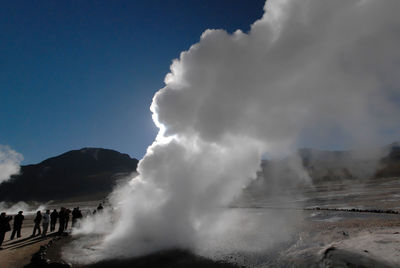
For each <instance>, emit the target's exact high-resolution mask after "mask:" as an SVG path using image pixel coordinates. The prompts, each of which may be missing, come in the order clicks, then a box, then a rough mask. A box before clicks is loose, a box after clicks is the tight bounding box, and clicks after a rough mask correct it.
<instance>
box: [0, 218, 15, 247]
mask: <svg viewBox="0 0 400 268" xmlns="http://www.w3.org/2000/svg"><path fill="white" fill-rule="evenodd" d="M11 219H12V217H11V216H7V214H6V213H5V212H2V213H1V214H0V249H3V248H2V247H1V245H2V244H3V241H4V236H5V235H6V232H8V231H11V226H10V221H11Z"/></svg>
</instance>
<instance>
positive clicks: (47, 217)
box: [42, 209, 50, 236]
mask: <svg viewBox="0 0 400 268" xmlns="http://www.w3.org/2000/svg"><path fill="white" fill-rule="evenodd" d="M49 222H50V209H48V210H46V213H44V214H43V220H42V227H43V233H42V236H46V234H47V229H48V228H49Z"/></svg>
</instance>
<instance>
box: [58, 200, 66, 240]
mask: <svg viewBox="0 0 400 268" xmlns="http://www.w3.org/2000/svg"><path fill="white" fill-rule="evenodd" d="M65 218H66V216H65V208H64V207H61V209H60V213H58V219H59V225H58V234H60V235H61V234H62V233H63V232H64V228H65Z"/></svg>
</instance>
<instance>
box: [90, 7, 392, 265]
mask: <svg viewBox="0 0 400 268" xmlns="http://www.w3.org/2000/svg"><path fill="white" fill-rule="evenodd" d="M399 8H400V2H399V1H397V0H393V1H390V0H387V1H370V0H354V1H348V0H346V1H328V0H327V1H321V0H304V1H298V0H291V1H282V0H269V1H267V3H266V5H265V14H264V16H263V17H262V18H261V19H260V20H258V21H256V22H255V23H254V24H253V25H252V27H251V30H250V32H249V33H243V32H242V31H240V30H238V31H236V32H234V33H233V34H229V33H227V32H225V31H223V30H206V31H205V32H204V33H203V34H202V36H201V39H200V41H199V43H197V44H195V45H193V46H192V47H191V48H190V49H189V50H188V51H186V52H183V53H182V54H181V55H180V58H179V59H178V60H174V62H173V64H172V66H171V73H169V74H168V75H167V76H166V78H165V84H166V86H165V87H164V88H163V89H161V90H160V91H159V92H157V94H156V95H155V97H154V99H153V103H152V105H151V111H152V112H153V119H154V122H155V123H156V124H157V126H158V127H159V128H160V132H159V134H158V137H157V139H156V141H155V142H154V143H153V144H152V145H151V146H150V147H149V148H148V150H147V154H146V155H145V156H144V158H143V159H142V160H141V161H140V163H139V167H138V172H139V174H140V175H139V176H138V177H135V178H134V179H132V180H131V181H130V182H129V183H128V184H127V185H125V186H123V187H120V188H118V189H117V190H115V192H114V193H113V194H112V196H111V201H112V205H113V206H114V207H115V209H116V211H117V213H116V214H118V217H117V218H116V221H115V223H113V225H112V228H110V226H107V229H108V230H107V231H106V230H105V233H106V236H105V239H104V241H103V242H102V243H101V245H99V246H98V250H97V251H94V252H95V253H94V254H91V256H93V258H94V259H96V258H114V257H127V256H137V255H141V254H145V253H149V252H153V251H157V250H161V249H168V248H177V247H178V248H189V249H191V250H194V251H196V252H201V253H204V252H205V253H204V254H207V252H217V251H225V252H229V251H240V250H244V251H247V250H250V251H253V250H254V251H257V250H264V249H265V248H267V247H268V246H270V245H272V244H273V243H274V242H276V241H280V240H281V239H286V238H287V237H288V233H289V232H288V231H290V230H291V224H290V222H292V220H287V219H288V218H287V217H289V216H288V215H286V214H280V216H276V215H275V216H274V217H268V215H265V216H261V217H258V218H257V219H255V218H254V219H253V218H251V217H248V215H246V214H244V212H238V211H235V210H232V209H228V206H229V204H230V202H231V201H232V200H233V199H234V198H235V197H236V196H238V195H239V194H240V192H241V190H242V188H243V187H244V186H246V185H247V184H248V183H249V182H250V181H251V179H252V178H254V177H255V176H256V172H257V170H258V169H259V165H260V159H261V157H262V155H263V154H268V156H271V157H273V156H281V155H283V154H285V153H287V152H289V151H291V150H293V149H294V148H295V147H296V146H297V144H298V143H299V142H300V139H303V138H304V137H307V139H308V140H313V139H314V140H316V141H317V142H320V143H323V142H327V141H329V140H330V139H333V138H335V139H339V140H340V142H341V143H343V144H346V145H348V144H352V145H354V146H355V147H357V146H358V145H360V146H361V147H362V145H363V144H370V143H372V142H375V141H376V140H377V138H378V137H379V138H380V139H382V138H387V139H388V140H390V139H393V137H392V136H390V134H391V133H392V134H394V133H395V131H394V130H398V129H399V121H398V118H399V115H400V113H399V105H398V102H396V101H394V100H395V99H396V98H397V99H398V98H399V93H400V89H399V88H398V85H399V77H400V68H399V64H400V50H399V49H398V48H399V47H400V35H399V34H398V31H399V29H400V17H399V16H398V14H397V13H398V10H399ZM389 25H390V26H389ZM295 166H296V165H295ZM299 166H301V165H297V167H299ZM306 175H307V174H303V175H302V177H303V178H304V179H305V180H307V176H306ZM291 214H292V213H290V215H291ZM245 215H246V217H245ZM92 224H93V225H95V222H93V223H92ZM96 228H97V229H99V228H100V227H99V226H96ZM89 229H90V228H88V230H87V231H90V230H89Z"/></svg>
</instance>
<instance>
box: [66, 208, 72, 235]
mask: <svg viewBox="0 0 400 268" xmlns="http://www.w3.org/2000/svg"><path fill="white" fill-rule="evenodd" d="M69 214H71V210H70V209H69V208H67V209H65V230H66V229H68V222H69Z"/></svg>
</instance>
